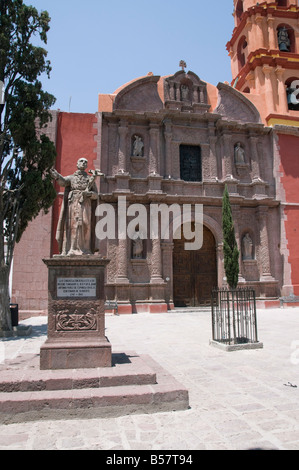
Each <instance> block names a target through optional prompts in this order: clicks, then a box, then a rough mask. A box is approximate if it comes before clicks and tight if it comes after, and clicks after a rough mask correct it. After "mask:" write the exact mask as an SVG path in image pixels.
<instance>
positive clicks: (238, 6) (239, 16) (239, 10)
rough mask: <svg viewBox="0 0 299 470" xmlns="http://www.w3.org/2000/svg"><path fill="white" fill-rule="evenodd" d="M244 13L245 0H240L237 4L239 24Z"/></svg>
mask: <svg viewBox="0 0 299 470" xmlns="http://www.w3.org/2000/svg"><path fill="white" fill-rule="evenodd" d="M242 15H243V1H242V0H239V1H238V3H237V6H236V17H237V24H239V23H240V22H241V17H242Z"/></svg>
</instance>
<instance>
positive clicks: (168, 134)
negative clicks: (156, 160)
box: [164, 120, 172, 178]
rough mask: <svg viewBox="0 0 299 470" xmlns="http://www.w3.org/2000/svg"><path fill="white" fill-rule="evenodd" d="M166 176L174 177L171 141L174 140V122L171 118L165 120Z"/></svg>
mask: <svg viewBox="0 0 299 470" xmlns="http://www.w3.org/2000/svg"><path fill="white" fill-rule="evenodd" d="M164 137H165V176H166V178H171V177H172V158H171V156H172V155H171V141H172V123H171V121H170V120H167V121H165V131H164Z"/></svg>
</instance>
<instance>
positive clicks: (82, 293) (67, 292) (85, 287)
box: [57, 277, 97, 298]
mask: <svg viewBox="0 0 299 470" xmlns="http://www.w3.org/2000/svg"><path fill="white" fill-rule="evenodd" d="M96 288H97V280H96V278H94V277H90V278H64V277H58V278H57V297H62V298H69V297H96Z"/></svg>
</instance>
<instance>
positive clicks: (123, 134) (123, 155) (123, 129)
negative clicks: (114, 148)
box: [118, 121, 128, 173]
mask: <svg viewBox="0 0 299 470" xmlns="http://www.w3.org/2000/svg"><path fill="white" fill-rule="evenodd" d="M118 134H119V147H118V172H119V173H126V169H127V162H126V159H127V135H128V126H127V122H126V121H121V122H120V125H119V128H118Z"/></svg>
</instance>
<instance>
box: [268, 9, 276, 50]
mask: <svg viewBox="0 0 299 470" xmlns="http://www.w3.org/2000/svg"><path fill="white" fill-rule="evenodd" d="M267 22H268V34H269V49H278V44H277V34H276V28H275V26H274V18H273V16H269V17H268V19H267Z"/></svg>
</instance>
